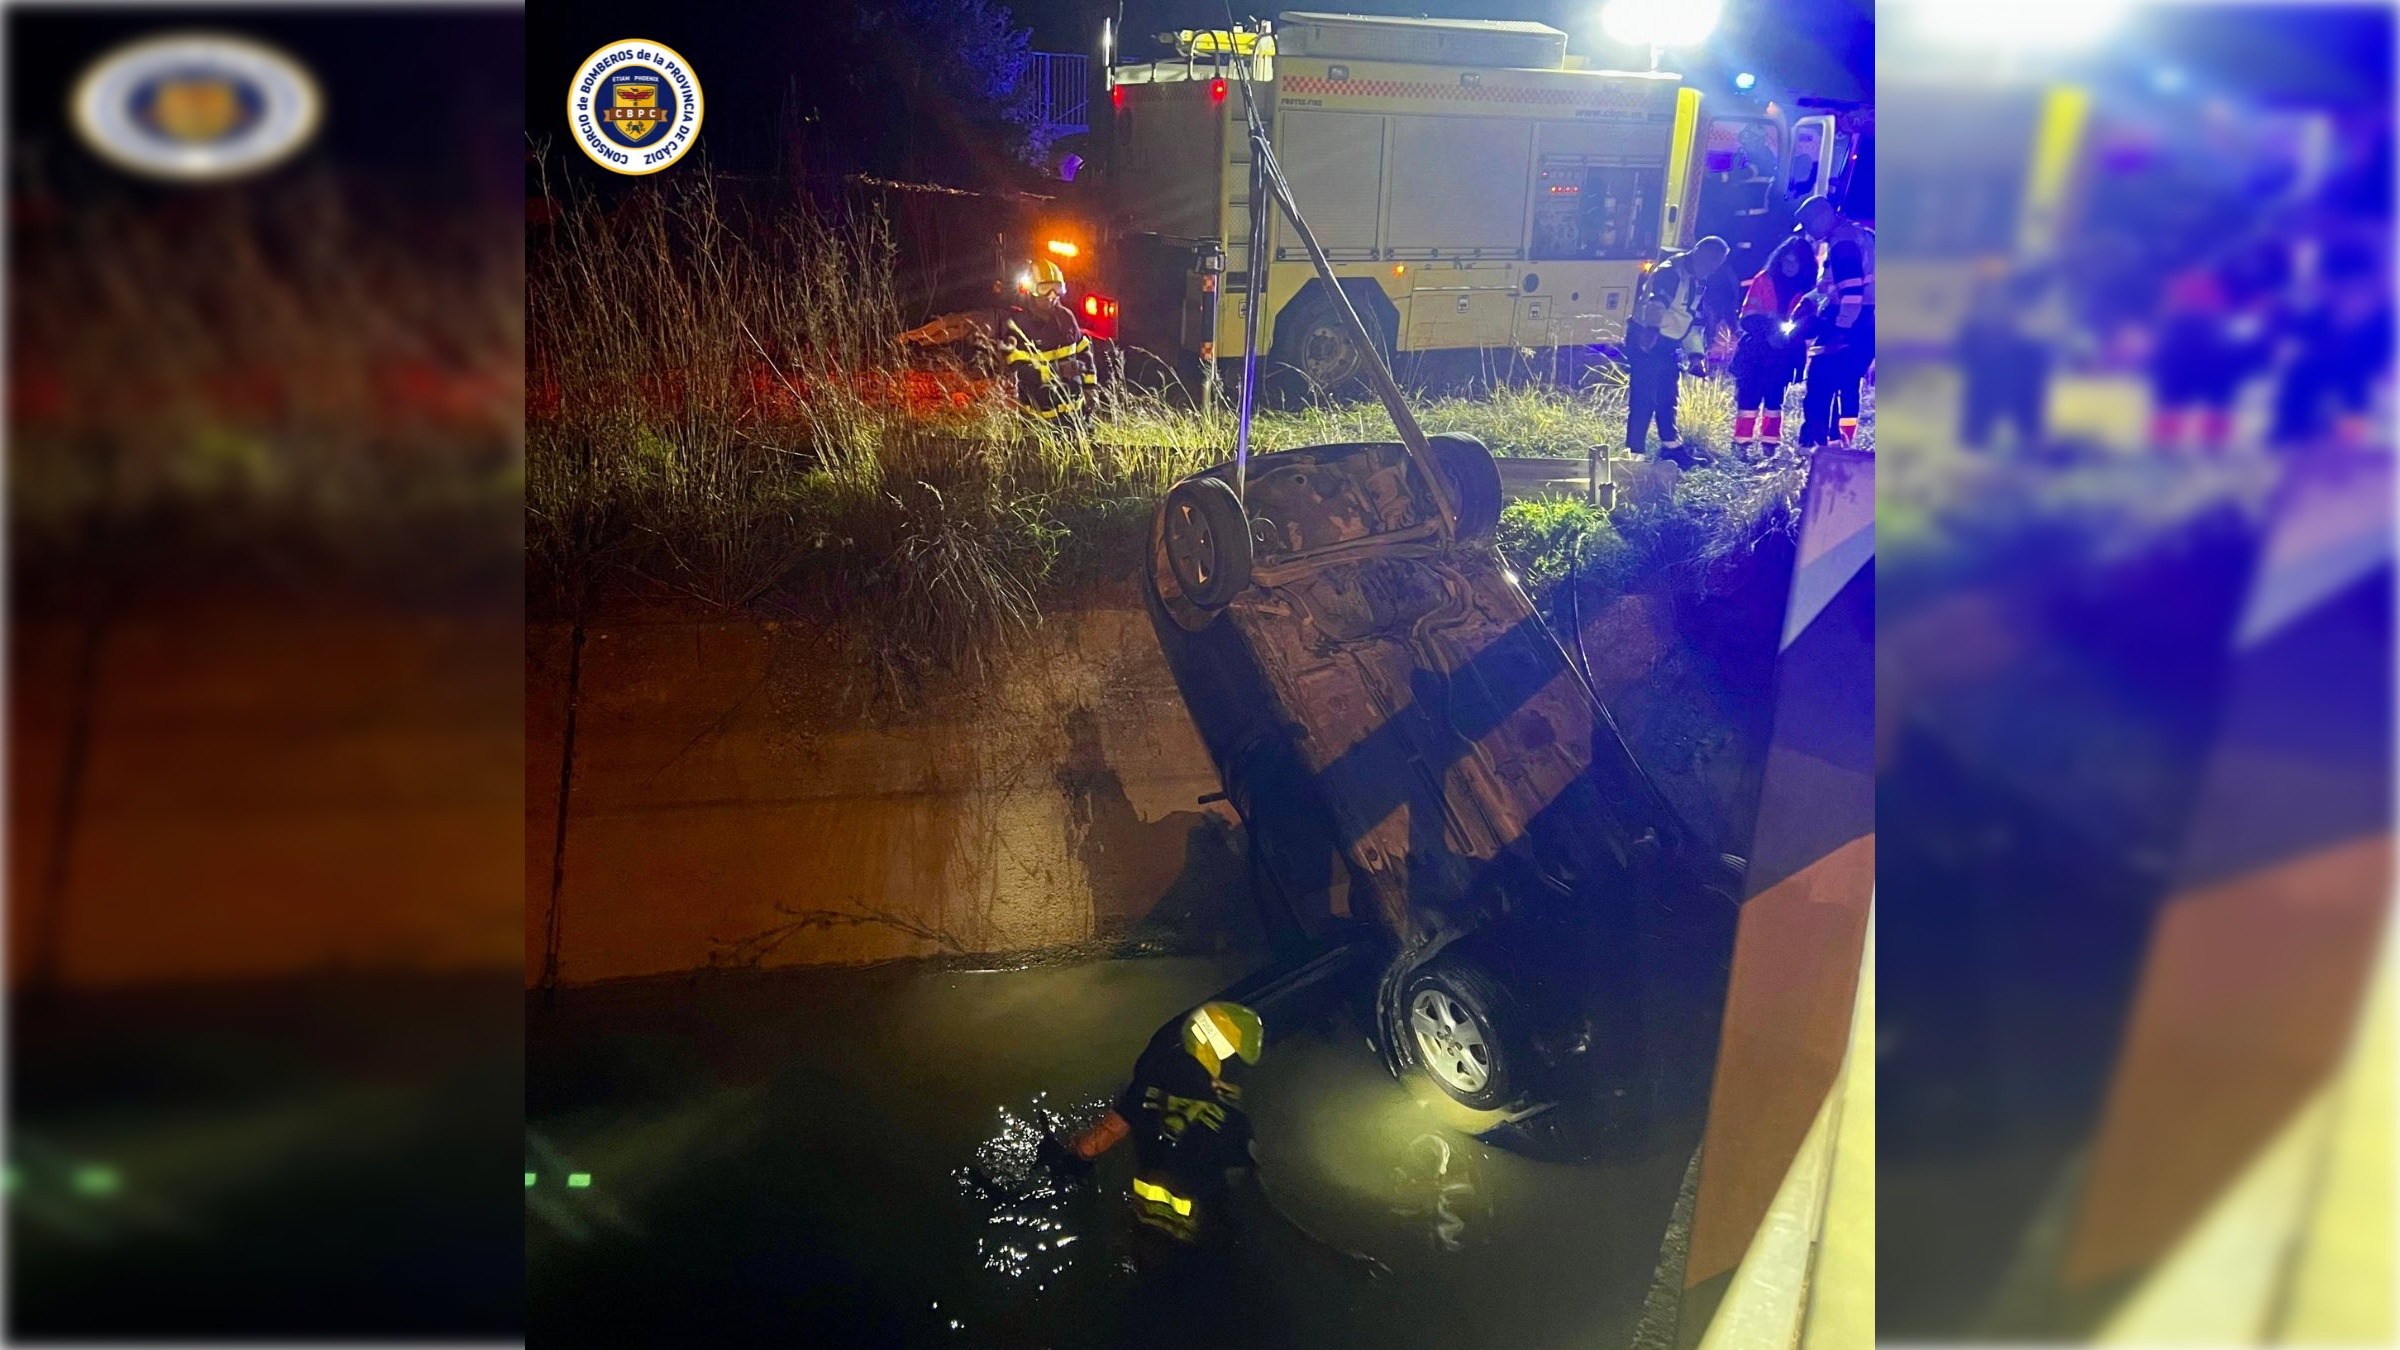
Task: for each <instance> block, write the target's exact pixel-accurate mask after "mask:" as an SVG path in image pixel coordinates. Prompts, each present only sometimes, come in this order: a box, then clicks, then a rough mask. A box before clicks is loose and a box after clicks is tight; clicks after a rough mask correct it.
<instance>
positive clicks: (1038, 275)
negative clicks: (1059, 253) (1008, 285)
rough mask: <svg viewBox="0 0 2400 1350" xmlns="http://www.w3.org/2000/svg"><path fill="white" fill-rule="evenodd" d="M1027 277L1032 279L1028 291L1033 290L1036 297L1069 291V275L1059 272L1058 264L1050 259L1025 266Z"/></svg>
mask: <svg viewBox="0 0 2400 1350" xmlns="http://www.w3.org/2000/svg"><path fill="white" fill-rule="evenodd" d="M1025 275H1026V276H1027V277H1030V278H1031V279H1032V284H1031V285H1030V286H1028V287H1027V289H1028V290H1031V291H1032V292H1033V293H1034V294H1035V295H1048V294H1050V293H1051V292H1053V291H1064V290H1066V289H1067V274H1066V273H1064V272H1061V271H1059V270H1058V264H1057V263H1054V262H1052V261H1050V260H1049V259H1048V258H1043V259H1041V260H1040V261H1038V262H1032V263H1027V264H1026V265H1025Z"/></svg>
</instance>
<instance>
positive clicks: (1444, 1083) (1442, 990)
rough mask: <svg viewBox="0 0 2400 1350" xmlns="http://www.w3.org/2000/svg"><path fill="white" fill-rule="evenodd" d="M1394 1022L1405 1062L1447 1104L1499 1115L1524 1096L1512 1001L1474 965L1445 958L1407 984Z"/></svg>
mask: <svg viewBox="0 0 2400 1350" xmlns="http://www.w3.org/2000/svg"><path fill="white" fill-rule="evenodd" d="M1399 1011H1400V1016H1401V1021H1402V1023H1403V1025H1404V1027H1405V1029H1406V1035H1407V1037H1408V1050H1409V1057H1410V1058H1411V1059H1413V1060H1414V1061H1415V1062H1416V1064H1417V1067H1419V1068H1421V1069H1423V1070H1424V1071H1425V1075H1426V1076H1427V1077H1428V1078H1431V1079H1432V1080H1433V1083H1434V1086H1436V1087H1438V1088H1440V1089H1441V1090H1442V1091H1443V1092H1444V1093H1445V1094H1446V1095H1448V1096H1449V1097H1450V1099H1451V1100H1453V1101H1455V1102H1457V1103H1458V1104H1459V1105H1461V1106H1465V1107H1468V1108H1471V1109H1473V1110H1477V1111H1497V1110H1500V1109H1502V1108H1504V1107H1506V1106H1508V1105H1510V1104H1511V1103H1512V1102H1514V1101H1515V1100H1516V1099H1517V1097H1518V1096H1519V1095H1520V1093H1521V1091H1522V1084H1521V1081H1520V1080H1521V1077H1522V1073H1523V1070H1524V1068H1525V1067H1526V1061H1525V1057H1524V1055H1523V1054H1521V1053H1520V1052H1519V1051H1518V1050H1517V1045H1518V1044H1519V1042H1518V1040H1517V1034H1518V1030H1519V1028H1518V1027H1517V1022H1518V1021H1519V1016H1518V1013H1517V1008H1516V1002H1515V1000H1513V999H1511V998H1510V997H1509V996H1508V994H1507V992H1506V991H1505V990H1503V989H1502V988H1501V986H1500V985H1499V983H1498V982H1496V981H1495V980H1493V979H1492V977H1491V975H1490V973H1489V972H1487V971H1486V970H1484V968H1483V967H1481V966H1479V965H1477V964H1475V963H1474V962H1472V961H1468V960H1464V959H1462V958H1457V957H1444V958H1442V959H1439V960H1436V961H1433V962H1431V963H1429V964H1427V965H1425V966H1424V967H1422V968H1420V969H1418V970H1417V971H1416V972H1415V973H1413V974H1411V975H1410V976H1409V978H1408V982H1407V984H1406V985H1405V986H1404V988H1403V992H1402V994H1401V998H1400V1010H1399Z"/></svg>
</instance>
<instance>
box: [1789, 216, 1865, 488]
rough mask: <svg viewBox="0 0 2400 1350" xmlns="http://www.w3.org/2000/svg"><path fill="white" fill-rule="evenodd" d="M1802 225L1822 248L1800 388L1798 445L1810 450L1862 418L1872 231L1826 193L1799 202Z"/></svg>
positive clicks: (1844, 435) (1844, 432) (1841, 435)
mask: <svg viewBox="0 0 2400 1350" xmlns="http://www.w3.org/2000/svg"><path fill="white" fill-rule="evenodd" d="M1796 214H1797V215H1798V217H1799V221H1800V231H1801V233H1802V234H1804V235H1806V236H1807V237H1808V239H1809V240H1810V241H1811V242H1812V243H1814V244H1816V245H1817V246H1818V247H1819V248H1820V249H1822V250H1823V252H1824V259H1825V260H1824V264H1823V269H1822V274H1821V275H1820V276H1819V278H1818V281H1817V298H1816V300H1815V302H1814V305H1813V309H1814V314H1813V317H1814V320H1815V322H1814V323H1813V325H1812V326H1811V327H1812V332H1813V334H1814V336H1813V337H1812V338H1811V339H1810V342H1809V351H1808V383H1807V385H1806V387H1805V388H1804V389H1803V390H1802V392H1801V396H1800V448H1801V450H1802V451H1804V452H1805V451H1811V450H1815V449H1817V448H1818V447H1819V446H1822V445H1824V444H1825V443H1826V442H1827V441H1830V440H1835V439H1837V438H1839V439H1844V440H1846V439H1847V438H1848V433H1849V432H1850V431H1851V430H1852V429H1854V428H1855V427H1856V426H1857V425H1858V416H1859V386H1860V384H1861V383H1862V382H1863V381H1864V380H1865V379H1866V375H1867V367H1868V366H1869V365H1870V364H1872V363H1873V362H1874V360H1875V232H1874V231H1873V230H1870V229H1868V228H1867V227H1866V226H1864V225H1861V224H1859V223H1858V222H1857V221H1854V220H1850V219H1847V218H1846V217H1844V216H1843V215H1842V213H1841V212H1839V211H1837V210H1835V209H1834V206H1833V202H1832V201H1831V200H1830V199H1828V198H1825V197H1811V198H1809V199H1808V200H1807V201H1804V202H1802V203H1800V209H1799V210H1798V212H1797V213H1796Z"/></svg>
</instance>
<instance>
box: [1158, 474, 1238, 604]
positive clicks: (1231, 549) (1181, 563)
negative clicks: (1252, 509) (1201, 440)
mask: <svg viewBox="0 0 2400 1350" xmlns="http://www.w3.org/2000/svg"><path fill="white" fill-rule="evenodd" d="M1166 546H1167V565H1168V567H1170V568H1171V569H1173V571H1174V573H1175V584H1176V585H1178V586H1180V587H1182V588H1183V595H1184V598H1185V599H1187V600H1189V601H1191V602H1192V603H1193V604H1195V605H1197V606H1199V607H1200V608H1201V609H1204V610H1219V609H1223V608H1224V607H1225V606H1226V605H1228V604H1230V603H1231V602H1232V600H1233V597H1235V596H1237V595H1240V594H1241V593H1242V591H1243V590H1244V589H1246V588H1247V587H1248V586H1249V585H1250V521H1249V518H1248V517H1247V516H1245V515H1244V514H1243V512H1242V504H1241V502H1240V501H1239V500H1238V499H1236V498H1235V497H1234V495H1233V489H1232V488H1231V487H1228V486H1227V485H1226V483H1225V480H1224V479H1222V478H1187V479H1185V480H1184V481H1182V482H1180V483H1177V484H1176V485H1175V486H1174V488H1173V489H1171V490H1170V491H1169V492H1168V493H1167V511H1166Z"/></svg>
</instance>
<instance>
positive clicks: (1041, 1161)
mask: <svg viewBox="0 0 2400 1350" xmlns="http://www.w3.org/2000/svg"><path fill="white" fill-rule="evenodd" d="M1033 1165H1034V1166H1035V1167H1038V1168H1040V1169H1041V1170H1043V1171H1045V1172H1048V1173H1049V1174H1050V1175H1052V1176H1054V1177H1057V1178H1058V1179H1059V1180H1061V1181H1081V1180H1083V1179H1084V1178H1085V1177H1088V1176H1090V1175H1091V1174H1092V1160H1091V1159H1089V1158H1085V1157H1082V1156H1079V1155H1078V1154H1077V1153H1076V1152H1075V1150H1073V1149H1071V1148H1068V1147H1067V1146H1066V1144H1065V1143H1063V1142H1061V1141H1060V1139H1059V1137H1058V1136H1057V1135H1055V1134H1046V1135H1043V1136H1042V1142H1041V1143H1040V1144H1038V1145H1036V1146H1035V1148H1034V1150H1033Z"/></svg>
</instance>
